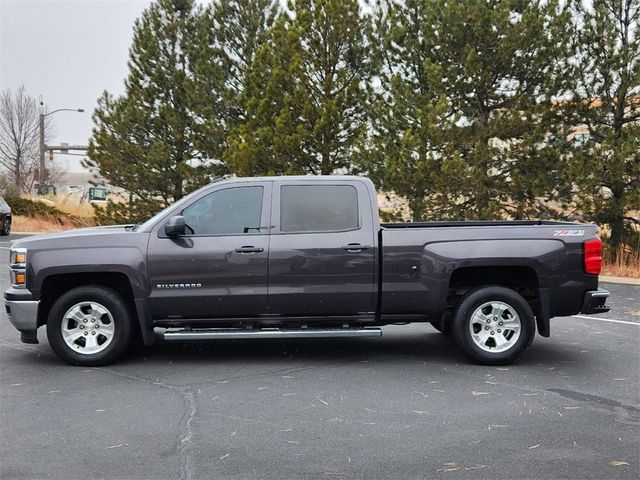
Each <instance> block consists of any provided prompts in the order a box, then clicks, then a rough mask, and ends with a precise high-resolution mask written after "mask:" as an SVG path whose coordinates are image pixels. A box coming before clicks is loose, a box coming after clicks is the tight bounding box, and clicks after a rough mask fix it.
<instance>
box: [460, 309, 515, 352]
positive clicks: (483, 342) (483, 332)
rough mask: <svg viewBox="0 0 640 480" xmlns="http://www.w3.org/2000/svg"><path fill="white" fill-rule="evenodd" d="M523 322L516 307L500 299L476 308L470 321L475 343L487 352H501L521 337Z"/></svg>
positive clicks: (470, 330) (472, 337)
mask: <svg viewBox="0 0 640 480" xmlns="http://www.w3.org/2000/svg"><path fill="white" fill-rule="evenodd" d="M521 330H522V323H521V322H520V317H519V316H518V312H516V310H515V308H513V307H512V306H511V305H509V304H508V303H504V302H500V301H492V302H486V303H483V304H482V305H480V306H479V307H478V308H476V309H475V311H474V312H473V314H472V315H471V320H470V321H469V332H470V333H471V339H472V340H473V343H474V344H475V345H476V346H477V347H478V348H480V349H482V350H484V351H485V352H490V353H501V352H506V351H507V350H509V349H510V348H512V347H513V346H514V345H515V344H516V342H517V341H518V339H519V338H520V331H521Z"/></svg>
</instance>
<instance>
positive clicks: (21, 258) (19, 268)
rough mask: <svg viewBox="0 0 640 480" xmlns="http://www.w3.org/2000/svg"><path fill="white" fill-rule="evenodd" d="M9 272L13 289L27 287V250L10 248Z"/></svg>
mask: <svg viewBox="0 0 640 480" xmlns="http://www.w3.org/2000/svg"><path fill="white" fill-rule="evenodd" d="M9 270H10V272H9V273H10V276H11V285H12V286H13V287H14V288H26V286H27V249H26V248H12V249H11V251H10V253H9Z"/></svg>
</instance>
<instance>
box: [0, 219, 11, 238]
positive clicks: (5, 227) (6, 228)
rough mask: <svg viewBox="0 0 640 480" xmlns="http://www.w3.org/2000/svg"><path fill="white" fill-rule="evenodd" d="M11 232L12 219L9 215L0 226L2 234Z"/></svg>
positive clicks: (0, 233)
mask: <svg viewBox="0 0 640 480" xmlns="http://www.w3.org/2000/svg"><path fill="white" fill-rule="evenodd" d="M10 233H11V219H10V218H9V217H7V218H5V219H4V220H3V222H2V227H0V235H9V234H10Z"/></svg>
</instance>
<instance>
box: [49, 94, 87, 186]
mask: <svg viewBox="0 0 640 480" xmlns="http://www.w3.org/2000/svg"><path fill="white" fill-rule="evenodd" d="M56 112H79V113H82V112H84V110H83V109H82V108H58V109H57V110H54V111H52V112H49V113H44V104H43V103H42V101H40V116H39V118H38V128H39V130H40V141H39V143H40V165H39V171H38V173H39V175H38V176H39V177H40V178H39V180H40V187H42V186H44V182H45V180H46V179H47V167H46V165H45V163H44V152H45V150H46V148H47V147H46V145H45V144H44V118H45V117H48V116H49V115H53V114H54V113H56Z"/></svg>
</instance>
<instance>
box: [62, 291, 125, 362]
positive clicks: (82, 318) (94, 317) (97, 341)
mask: <svg viewBox="0 0 640 480" xmlns="http://www.w3.org/2000/svg"><path fill="white" fill-rule="evenodd" d="M60 329H61V332H62V338H63V340H64V343H66V344H67V346H68V347H69V348H70V349H71V350H73V351H74V352H77V353H80V354H83V355H93V354H95V353H99V352H101V351H103V350H104V349H105V348H107V347H108V346H109V344H110V343H111V342H112V340H113V334H114V332H115V325H114V323H113V316H112V315H111V312H109V310H107V308H106V307H105V306H104V305H100V304H99V303H97V302H80V303H76V304H75V305H74V306H72V307H71V308H70V309H69V310H67V313H65V314H64V316H63V317H62V322H61V324H60Z"/></svg>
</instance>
